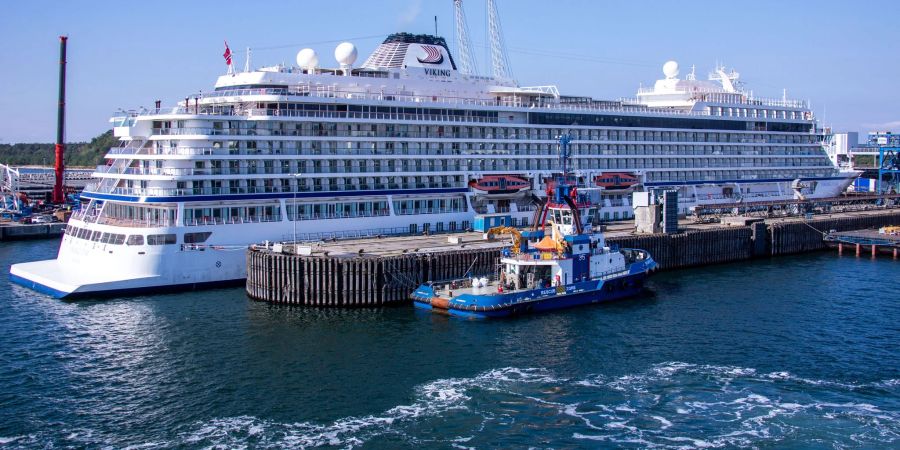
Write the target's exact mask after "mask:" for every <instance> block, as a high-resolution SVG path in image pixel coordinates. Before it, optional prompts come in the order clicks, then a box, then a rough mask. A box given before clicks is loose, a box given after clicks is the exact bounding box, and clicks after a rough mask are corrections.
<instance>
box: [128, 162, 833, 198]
mask: <svg viewBox="0 0 900 450" xmlns="http://www.w3.org/2000/svg"><path fill="white" fill-rule="evenodd" d="M716 167H717V166H710V167H709V168H705V169H702V170H701V169H697V170H674V169H677V168H676V167H669V169H673V170H657V171H647V172H646V176H647V181H694V180H723V179H758V178H785V179H787V178H790V179H793V178H796V177H800V176H802V177H827V176H832V175H834V173H833V172H834V170H833V169H832V168H831V167H821V168H817V167H815V165H807V166H802V165H799V164H796V165H791V167H797V169H792V170H782V169H778V168H766V167H750V166H747V167H741V169H740V170H717V169H716ZM722 167H729V168H730V167H734V166H722ZM738 167H740V165H738ZM590 168H591V167H588V166H586V165H584V164H576V165H575V166H574V169H575V170H586V169H590ZM595 168H596V169H618V170H623V171H633V170H635V169H634V166H629V165H627V164H625V163H622V164H618V163H616V165H610V166H607V167H595ZM661 168H663V169H666V167H661ZM490 170H492V171H497V172H505V171H514V170H522V169H514V168H512V167H509V166H497V167H496V168H493V169H490ZM335 175H337V176H331V177H324V176H323V177H319V178H296V179H295V178H293V177H291V178H265V179H262V178H260V179H249V180H247V179H243V180H237V179H233V180H195V181H177V182H176V183H175V187H174V188H171V187H157V186H153V184H155V182H150V181H134V180H125V182H124V185H123V186H122V187H121V188H118V189H117V190H116V191H115V193H118V194H124V195H230V194H262V193H284V192H332V191H334V192H341V191H371V190H402V189H446V188H465V187H466V186H467V181H466V179H465V178H464V177H463V176H461V175H455V176H432V177H426V176H415V177H402V176H390V177H346V176H342V174H341V173H336V174H335ZM169 186H171V185H169Z"/></svg>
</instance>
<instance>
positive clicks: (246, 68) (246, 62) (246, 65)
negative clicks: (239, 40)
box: [244, 47, 250, 73]
mask: <svg viewBox="0 0 900 450" xmlns="http://www.w3.org/2000/svg"><path fill="white" fill-rule="evenodd" d="M247 72H250V47H247V59H246V60H244V73H247Z"/></svg>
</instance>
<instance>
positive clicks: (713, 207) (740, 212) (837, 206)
mask: <svg viewBox="0 0 900 450" xmlns="http://www.w3.org/2000/svg"><path fill="white" fill-rule="evenodd" d="M897 207H900V194H882V195H842V196H839V197H826V198H807V199H803V200H800V199H792V200H768V201H743V202H727V203H725V202H723V203H711V204H703V205H697V206H694V207H691V212H692V213H691V216H692V218H693V219H694V222H698V223H704V222H716V221H718V220H719V218H721V217H729V216H755V217H786V216H798V215H803V214H828V213H836V212H850V211H867V210H872V209H890V208H897Z"/></svg>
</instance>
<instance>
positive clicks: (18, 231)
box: [0, 222, 66, 241]
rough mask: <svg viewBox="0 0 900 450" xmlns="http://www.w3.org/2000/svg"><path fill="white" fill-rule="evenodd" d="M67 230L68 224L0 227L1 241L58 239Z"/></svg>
mask: <svg viewBox="0 0 900 450" xmlns="http://www.w3.org/2000/svg"><path fill="white" fill-rule="evenodd" d="M65 229H66V224H65V223H62V222H57V223H41V224H28V225H19V224H15V225H3V226H0V241H21V240H26V239H48V238H56V237H60V236H62V234H63V231H64V230H65Z"/></svg>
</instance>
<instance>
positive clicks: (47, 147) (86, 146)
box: [0, 130, 119, 167]
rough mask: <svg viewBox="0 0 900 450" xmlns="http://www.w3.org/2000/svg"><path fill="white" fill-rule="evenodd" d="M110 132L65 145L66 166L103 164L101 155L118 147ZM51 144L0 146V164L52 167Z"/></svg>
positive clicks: (116, 140)
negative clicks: (85, 140) (89, 139)
mask: <svg viewBox="0 0 900 450" xmlns="http://www.w3.org/2000/svg"><path fill="white" fill-rule="evenodd" d="M118 141H119V140H118V139H116V138H115V137H113V134H112V130H110V131H107V132H105V133H103V134H101V135H100V136H97V137H95V138H93V139H91V142H73V143H69V144H66V166H72V167H74V166H85V167H93V166H96V165H98V164H103V155H105V154H106V152H108V151H109V149H110V147H115V146H117V145H118ZM53 149H54V147H53V144H52V143H51V144H38V143H35V144H0V163H2V164H9V165H12V166H26V165H41V166H52V165H53V161H54V158H55V156H54V154H53Z"/></svg>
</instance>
